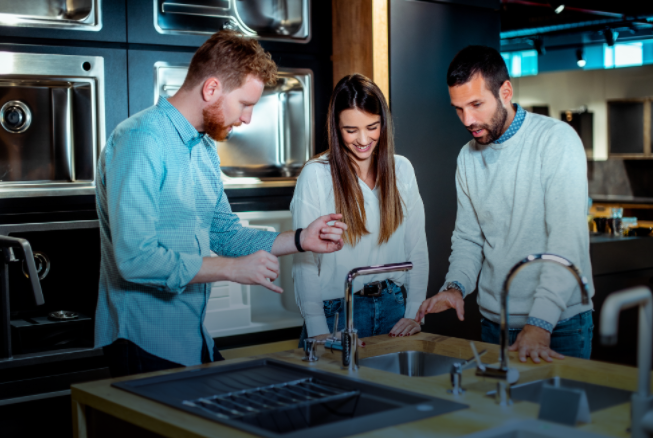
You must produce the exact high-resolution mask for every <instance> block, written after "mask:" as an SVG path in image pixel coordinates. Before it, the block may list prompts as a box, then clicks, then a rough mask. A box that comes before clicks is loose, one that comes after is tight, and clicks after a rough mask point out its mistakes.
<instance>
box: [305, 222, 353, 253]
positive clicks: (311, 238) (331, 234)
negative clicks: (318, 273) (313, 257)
mask: <svg viewBox="0 0 653 438" xmlns="http://www.w3.org/2000/svg"><path fill="white" fill-rule="evenodd" d="M341 218H342V215H341V214H327V215H325V216H321V217H319V218H317V219H315V220H314V221H313V222H311V223H310V225H309V226H308V227H306V228H304V229H303V230H302V232H301V234H300V235H299V243H300V244H301V245H302V249H303V250H304V251H312V252H318V253H329V252H335V251H339V250H341V249H342V247H343V246H344V242H343V240H342V233H344V232H345V230H346V229H347V224H345V223H343V222H338V221H337V220H338V219H341ZM327 222H334V223H333V225H328V224H327Z"/></svg>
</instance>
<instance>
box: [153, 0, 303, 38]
mask: <svg viewBox="0 0 653 438" xmlns="http://www.w3.org/2000/svg"><path fill="white" fill-rule="evenodd" d="M154 6H155V10H156V17H155V23H154V24H155V28H156V30H157V32H159V33H162V34H196V35H202V34H209V35H210V34H213V33H215V32H217V31H219V30H221V29H235V30H239V31H241V32H242V33H244V34H245V35H248V36H255V37H258V38H261V39H266V40H281V41H287V40H290V41H293V40H294V41H297V42H308V40H309V39H310V29H309V19H308V17H309V1H308V0H210V1H209V0H172V1H170V0H154Z"/></svg>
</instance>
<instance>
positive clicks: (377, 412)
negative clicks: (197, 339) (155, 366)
mask: <svg viewBox="0 0 653 438" xmlns="http://www.w3.org/2000/svg"><path fill="white" fill-rule="evenodd" d="M113 386H115V387H118V388H121V389H123V390H126V391H129V392H132V393H135V394H138V395H140V396H143V397H146V398H149V399H152V400H155V401H158V402H160V403H164V404H166V405H169V406H172V407H174V408H177V409H180V410H183V411H186V412H189V413H192V414H195V415H198V416H201V417H203V418H207V419H209V420H212V421H216V422H219V423H223V424H226V425H228V426H231V427H234V428H237V429H241V430H244V431H246V432H249V433H252V434H255V435H258V436H265V437H281V436H283V437H304V436H306V435H307V433H308V434H310V436H311V437H312V438H317V437H325V438H327V437H328V438H333V437H342V436H348V435H354V434H359V433H364V432H368V431H371V430H375V429H380V428H384V427H389V426H394V425H397V424H401V423H408V422H412V421H418V420H422V419H425V418H429V417H433V416H436V415H441V414H445V413H449V412H453V411H457V410H460V409H464V408H466V407H468V406H467V405H464V404H461V403H457V402H453V401H449V400H445V399H440V398H436V397H430V396H426V395H421V394H415V393H411V392H407V391H404V390H401V389H396V388H391V387H387V386H383V385H379V384H376V383H372V382H364V381H361V380H356V379H351V378H348V377H344V376H340V375H336V374H331V373H327V372H324V371H320V370H315V369H310V368H308V367H305V366H300V365H294V364H289V363H286V362H281V361H276V360H272V359H261V360H254V361H248V362H241V363H236V364H232V365H221V366H212V367H205V368H199V369H191V370H186V371H180V372H174V373H169V374H166V375H162V376H156V377H148V378H143V379H136V380H129V381H123V382H116V383H113Z"/></svg>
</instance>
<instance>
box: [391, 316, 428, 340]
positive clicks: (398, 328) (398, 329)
mask: <svg viewBox="0 0 653 438" xmlns="http://www.w3.org/2000/svg"><path fill="white" fill-rule="evenodd" d="M421 331H422V326H421V325H420V323H419V322H417V321H415V320H414V319H410V318H401V319H400V320H399V321H397V323H396V324H395V326H394V327H392V330H390V333H388V336H391V337H393V338H394V337H395V336H399V337H400V336H410V335H414V334H417V333H419V332H421Z"/></svg>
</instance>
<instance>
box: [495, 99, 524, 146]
mask: <svg viewBox="0 0 653 438" xmlns="http://www.w3.org/2000/svg"><path fill="white" fill-rule="evenodd" d="M514 107H515V111H516V113H515V118H514V119H513V121H512V123H511V124H510V127H508V129H507V130H506V132H504V133H503V135H501V137H499V138H498V139H496V140H495V141H494V143H495V144H501V143H505V142H507V141H508V140H510V139H511V138H512V137H513V136H514V135H515V134H517V131H519V128H521V125H522V124H523V123H524V119H525V118H526V110H525V109H524V108H522V107H521V106H520V105H519V104H518V103H516V104H514Z"/></svg>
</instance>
